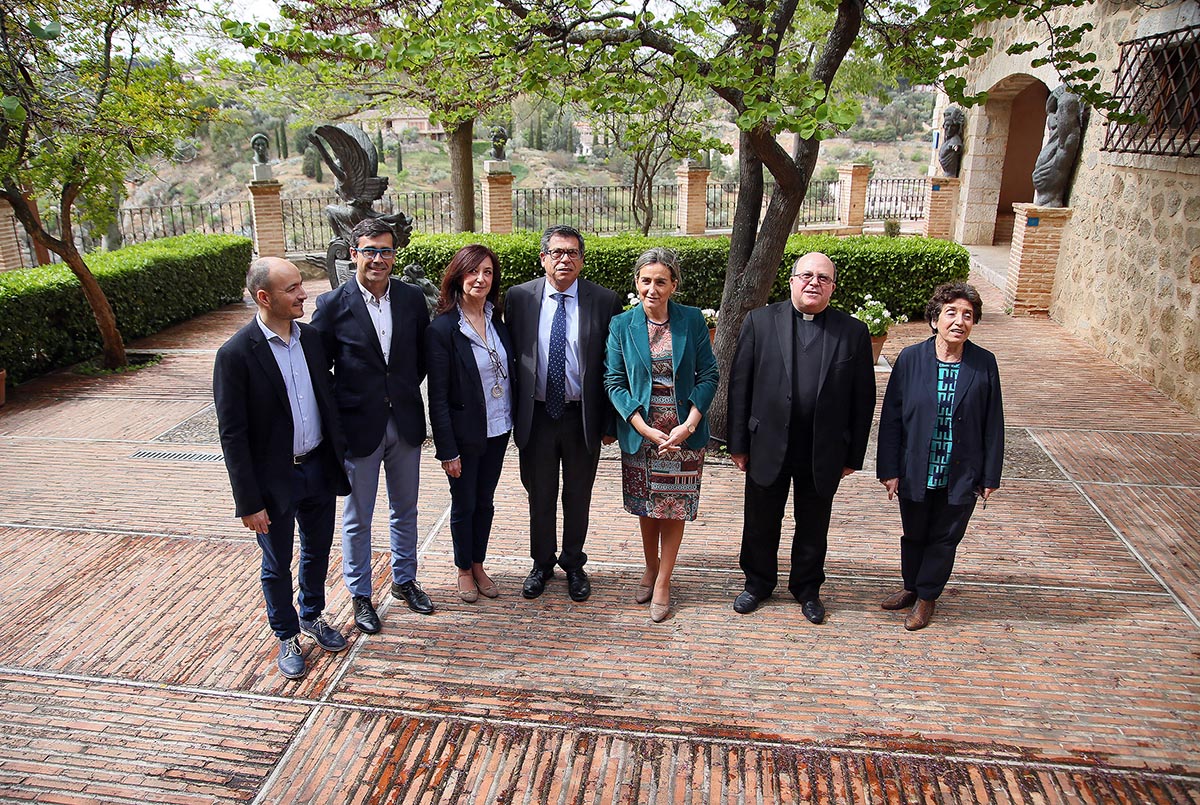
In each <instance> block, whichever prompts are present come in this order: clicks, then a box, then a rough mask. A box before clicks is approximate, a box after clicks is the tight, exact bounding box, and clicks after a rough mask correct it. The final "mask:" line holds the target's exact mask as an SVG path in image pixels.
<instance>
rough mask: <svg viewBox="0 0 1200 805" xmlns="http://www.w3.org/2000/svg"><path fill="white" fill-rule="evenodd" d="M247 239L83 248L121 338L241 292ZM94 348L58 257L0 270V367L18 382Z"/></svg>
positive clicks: (87, 313)
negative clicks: (103, 249)
mask: <svg viewBox="0 0 1200 805" xmlns="http://www.w3.org/2000/svg"><path fill="white" fill-rule="evenodd" d="M252 251H253V244H252V243H251V241H250V240H249V239H247V238H243V237H237V236H234V235H182V236H180V237H174V238H163V239H161V240H155V241H150V242H149V243H140V244H138V245H136V246H128V247H126V248H124V249H119V250H117V251H115V252H104V253H97V254H93V255H89V256H88V257H87V258H85V262H86V263H87V265H88V268H89V269H91V271H92V274H94V275H95V277H96V281H97V282H99V283H100V287H101V288H103V289H104V294H105V296H107V297H108V301H109V304H111V305H112V307H113V312H114V313H115V314H116V317H117V326H118V327H119V328H120V330H121V335H122V336H123V337H124V338H125V340H126V341H129V340H132V339H134V338H142V337H144V336H148V335H152V334H154V333H157V332H158V331H159V330H162V329H163V328H165V327H167V326H169V325H172V324H176V323H178V322H181V321H186V320H187V319H190V318H191V317H193V316H195V315H196V314H198V313H203V312H205V311H208V310H213V309H215V308H218V307H220V306H222V305H226V304H229V303H230V302H236V301H238V300H240V299H241V298H242V291H243V288H244V287H245V281H246V269H247V267H248V266H249V265H250V258H251V253H252ZM99 351H100V333H99V331H98V330H97V329H96V320H95V318H94V317H93V316H92V309H91V308H90V307H89V306H88V303H87V300H86V299H84V296H83V289H82V287H81V286H80V284H79V280H78V279H76V278H75V275H74V274H72V273H71V270H70V269H69V268H67V267H66V266H65V265H61V264H59V265H52V266H39V267H37V268H27V269H21V270H19V271H7V272H4V273H0V367H3V368H5V369H7V370H8V376H9V380H10V381H11V382H14V383H19V382H21V381H23V380H27V379H29V378H31V377H36V376H37V375H40V374H43V373H45V372H48V371H50V370H51V369H57V368H59V367H62V366H68V365H70V364H72V363H76V362H78V361H80V360H83V359H84V358H89V357H91V356H93V355H95V354H96V353H98V352H99Z"/></svg>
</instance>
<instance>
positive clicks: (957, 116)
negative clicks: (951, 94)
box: [938, 106, 967, 177]
mask: <svg viewBox="0 0 1200 805" xmlns="http://www.w3.org/2000/svg"><path fill="white" fill-rule="evenodd" d="M966 122H967V116H966V114H965V113H964V112H963V110H962V108H961V107H958V106H948V107H946V111H944V112H942V144H941V146H940V147H939V148H938V163H939V164H940V165H941V166H942V173H943V175H945V176H950V177H957V176H958V169H959V166H960V165H962V151H963V126H964V125H965V124H966Z"/></svg>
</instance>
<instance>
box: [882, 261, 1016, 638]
mask: <svg viewBox="0 0 1200 805" xmlns="http://www.w3.org/2000/svg"><path fill="white" fill-rule="evenodd" d="M925 318H926V320H927V321H928V322H929V326H930V327H931V328H932V329H933V337H931V338H929V339H927V340H925V341H923V342H921V343H920V344H913V345H912V346H910V347H906V348H905V349H904V350H903V351H902V352H901V353H900V357H899V358H897V359H896V365H895V367H894V368H893V369H892V377H891V380H889V381H888V387H887V392H886V393H885V394H884V397H883V410H882V411H881V412H880V415H879V452H878V456H877V461H876V475H877V477H878V478H879V481H880V483H882V484H883V485H884V486H885V487H886V488H887V493H888V500H891V499H892V498H893V497H895V496H896V495H899V496H900V521H901V524H902V525H903V527H904V534H903V536H901V537H900V573H901V575H902V576H903V578H904V589H902V590H899V591H897V592H895V593H893V594H892V595H890V596H888V597H887V598H886V599H885V600H884V601H883V604H882V607H883V608H884V609H904V608H906V607H908V606H912V611H911V612H909V614H908V616H907V617H906V618H905V619H904V628H905V629H908V630H909V631H914V630H916V629H923V628H925V627H926V626H928V625H929V620H930V618H932V617H933V609H934V602H935V601H936V600H937V598H938V596H940V595H941V594H942V589H943V588H944V587H945V586H946V582H947V581H948V580H949V578H950V572H951V571H952V570H953V569H954V557H955V553H956V552H957V550H958V544H959V542H961V541H962V538H963V535H964V534H965V533H966V530H967V523H968V522H969V521H970V519H971V513H972V512H974V511H975V501H976V499H977V498H978V499H981V500H983V501H984V502H985V505H986V501H987V499H988V498H990V497H991V496H992V493H993V492H995V491H996V489H997V488H999V486H1000V471H1001V469H1002V468H1003V466H1004V406H1003V402H1002V400H1001V396H1000V373H999V371H998V370H997V368H996V356H995V355H993V354H992V353H990V352H988V351H987V350H986V349H984V348H982V347H980V346H977V345H975V344H973V343H971V342H970V341H969V340H968V338H969V337H970V335H971V330H972V328H974V326H975V325H976V324H977V323H978V322H979V320H980V319H982V318H983V301H982V300H981V299H980V298H979V292H978V291H976V290H975V288H973V287H972V286H970V285H967V284H966V283H963V282H952V283H947V284H945V285H940V286H938V288H937V289H936V290H935V291H934V292H933V298H932V299H930V300H929V304H928V305H926V307H925Z"/></svg>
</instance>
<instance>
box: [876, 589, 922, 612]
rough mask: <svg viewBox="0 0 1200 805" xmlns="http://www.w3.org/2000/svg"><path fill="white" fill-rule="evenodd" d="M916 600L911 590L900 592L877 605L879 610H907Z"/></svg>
mask: <svg viewBox="0 0 1200 805" xmlns="http://www.w3.org/2000/svg"><path fill="white" fill-rule="evenodd" d="M916 600H917V594H916V593H914V592H913V591H912V590H901V591H900V592H897V593H892V594H891V595H889V596H888V597H887V598H885V599H883V603H882V604H880V605H879V608H880V609H887V610H894V609H907V608H908V607H911V606H912V605H913V604H914V603H916Z"/></svg>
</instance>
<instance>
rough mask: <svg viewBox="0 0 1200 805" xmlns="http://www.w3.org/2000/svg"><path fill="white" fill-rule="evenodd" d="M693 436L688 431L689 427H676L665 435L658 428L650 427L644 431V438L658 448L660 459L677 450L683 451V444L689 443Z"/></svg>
mask: <svg viewBox="0 0 1200 805" xmlns="http://www.w3.org/2000/svg"><path fill="white" fill-rule="evenodd" d="M691 435H692V432H691V431H690V430H688V426H687V425H676V426H675V427H673V428H671V432H670V433H663V432H662V431H661V430H659V429H658V428H652V427H649V426H647V427H646V429H645V430H643V431H642V438H643V439H646V440H647V441H649V442H650V443H651V444H654V445H656V446H657V447H658V455H659V457H660V458H661V457H662V456H666V455H669V454H670V453H673V452H675V451H677V450H681V449H683V443H684V442H685V441H687V439H688V437H689V436H691Z"/></svg>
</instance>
